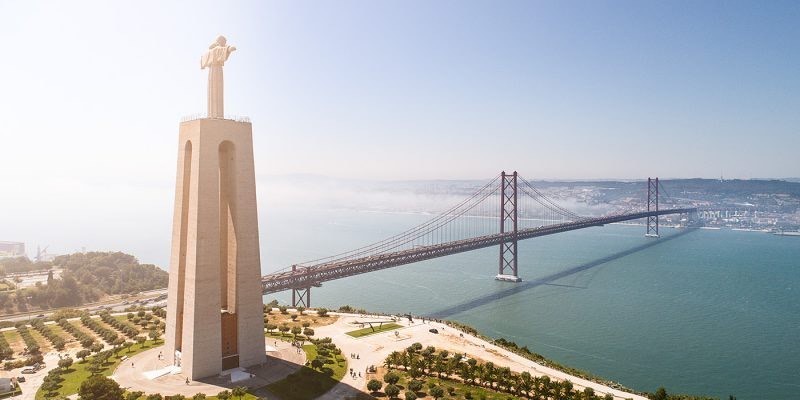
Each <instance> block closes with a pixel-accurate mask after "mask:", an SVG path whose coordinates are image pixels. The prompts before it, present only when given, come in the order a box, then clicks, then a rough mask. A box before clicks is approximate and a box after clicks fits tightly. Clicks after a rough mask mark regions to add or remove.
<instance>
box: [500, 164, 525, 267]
mask: <svg viewBox="0 0 800 400" xmlns="http://www.w3.org/2000/svg"><path fill="white" fill-rule="evenodd" d="M508 231H510V232H511V237H512V238H511V240H509V241H505V242H503V243H500V262H499V265H498V269H497V276H495V279H497V280H499V281H509V282H520V281H522V279H520V277H519V271H518V269H517V242H518V240H517V171H514V173H511V174H506V172H505V171H503V172H501V173H500V233H501V234H503V233H506V232H508Z"/></svg>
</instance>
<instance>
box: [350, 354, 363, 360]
mask: <svg viewBox="0 0 800 400" xmlns="http://www.w3.org/2000/svg"><path fill="white" fill-rule="evenodd" d="M350 358H352V359H354V360H360V359H361V356H359V355H358V354H356V353H350Z"/></svg>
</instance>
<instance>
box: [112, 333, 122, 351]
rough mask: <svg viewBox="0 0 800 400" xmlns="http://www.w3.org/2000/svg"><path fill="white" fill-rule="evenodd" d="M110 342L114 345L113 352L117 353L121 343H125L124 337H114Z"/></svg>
mask: <svg viewBox="0 0 800 400" xmlns="http://www.w3.org/2000/svg"><path fill="white" fill-rule="evenodd" d="M111 344H112V345H114V354H117V352H119V351H120V350H121V348H122V345H123V344H125V339H123V338H121V337H118V338H116V339H114V341H113V342H111Z"/></svg>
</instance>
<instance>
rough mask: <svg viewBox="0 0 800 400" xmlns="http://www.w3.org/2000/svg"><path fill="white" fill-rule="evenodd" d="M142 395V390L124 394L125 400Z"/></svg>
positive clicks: (137, 398)
mask: <svg viewBox="0 0 800 400" xmlns="http://www.w3.org/2000/svg"><path fill="white" fill-rule="evenodd" d="M142 396H144V392H139V391H136V392H128V394H126V395H125V400H139V397H142Z"/></svg>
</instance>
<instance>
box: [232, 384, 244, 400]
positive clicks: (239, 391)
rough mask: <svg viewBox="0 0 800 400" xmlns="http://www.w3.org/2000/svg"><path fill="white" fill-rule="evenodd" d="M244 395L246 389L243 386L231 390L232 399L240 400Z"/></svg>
mask: <svg viewBox="0 0 800 400" xmlns="http://www.w3.org/2000/svg"><path fill="white" fill-rule="evenodd" d="M246 394H247V388H246V387H244V386H237V387H235V388H233V391H232V392H231V395H233V397H238V398H239V399H240V400H241V398H242V397H244V395H246Z"/></svg>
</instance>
